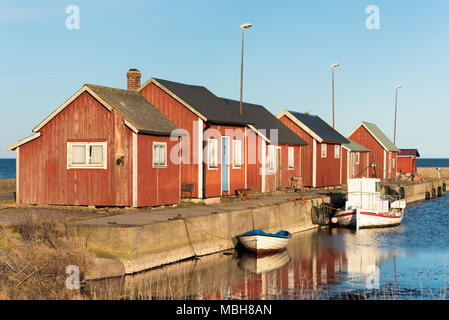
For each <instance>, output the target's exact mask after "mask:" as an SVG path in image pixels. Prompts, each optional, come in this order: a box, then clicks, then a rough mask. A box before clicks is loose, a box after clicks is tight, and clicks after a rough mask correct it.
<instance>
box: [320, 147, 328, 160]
mask: <svg viewBox="0 0 449 320" xmlns="http://www.w3.org/2000/svg"><path fill="white" fill-rule="evenodd" d="M323 146H324V150H325V151H326V152H325V154H324V156H323ZM320 149H321V158H322V159H325V158H327V143H322V144H321V148H320Z"/></svg>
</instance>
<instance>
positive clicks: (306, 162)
mask: <svg viewBox="0 0 449 320" xmlns="http://www.w3.org/2000/svg"><path fill="white" fill-rule="evenodd" d="M277 117H278V119H279V120H281V121H282V123H284V124H285V125H286V126H287V127H289V128H290V129H291V130H292V131H293V132H295V133H296V134H297V135H298V136H299V137H301V138H302V139H304V140H305V141H306V142H307V143H308V146H306V147H304V148H303V150H302V151H304V152H302V153H301V167H302V168H301V172H302V176H303V181H304V185H305V186H309V187H327V186H336V185H340V184H341V183H342V178H343V177H342V172H343V170H342V169H343V163H342V158H341V146H342V144H345V143H349V141H348V140H347V139H346V138H345V137H343V136H342V135H341V134H340V133H338V132H337V131H336V130H335V129H333V128H332V127H331V126H329V125H328V124H327V123H326V122H325V121H324V120H322V119H321V118H320V117H318V116H315V115H310V114H307V113H300V112H295V111H287V110H284V111H282V112H281V113H279V114H278V115H277Z"/></svg>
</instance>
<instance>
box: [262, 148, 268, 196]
mask: <svg viewBox="0 0 449 320" xmlns="http://www.w3.org/2000/svg"><path fill="white" fill-rule="evenodd" d="M266 147H267V146H266V142H265V140H262V150H261V152H262V172H261V174H262V188H261V191H262V192H265V189H266V187H265V172H266V171H265V166H266V157H267V148H266Z"/></svg>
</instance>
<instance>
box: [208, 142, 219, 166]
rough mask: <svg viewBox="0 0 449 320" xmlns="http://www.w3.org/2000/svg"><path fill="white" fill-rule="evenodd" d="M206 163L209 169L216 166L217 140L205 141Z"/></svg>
mask: <svg viewBox="0 0 449 320" xmlns="http://www.w3.org/2000/svg"><path fill="white" fill-rule="evenodd" d="M207 150H208V155H207V165H208V168H209V169H216V168H218V140H217V139H209V140H208V143H207Z"/></svg>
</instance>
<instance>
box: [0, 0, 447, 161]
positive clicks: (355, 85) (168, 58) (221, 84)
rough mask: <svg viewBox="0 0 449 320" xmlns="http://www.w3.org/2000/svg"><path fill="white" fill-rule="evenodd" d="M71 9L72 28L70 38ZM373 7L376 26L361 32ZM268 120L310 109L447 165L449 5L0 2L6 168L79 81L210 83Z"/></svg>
mask: <svg viewBox="0 0 449 320" xmlns="http://www.w3.org/2000/svg"><path fill="white" fill-rule="evenodd" d="M68 5H77V6H78V7H79V9H80V29H79V30H69V29H67V28H66V24H65V22H66V18H67V14H66V13H65V11H66V7H67V6H68ZM369 5H376V6H378V8H379V10H380V11H379V12H380V16H379V17H380V29H379V30H369V29H367V28H366V26H365V20H366V19H367V18H368V16H369V15H368V14H366V13H365V9H366V7H367V6H369ZM244 22H251V23H252V24H253V27H252V28H250V29H248V30H247V31H245V69H244V99H245V100H246V101H249V102H253V103H259V104H263V105H264V106H265V107H267V108H268V109H269V110H270V111H271V112H272V113H274V114H276V113H278V112H280V111H282V110H283V109H291V110H296V111H302V112H304V111H307V110H311V112H312V113H313V114H318V115H319V116H320V117H322V118H323V119H324V120H326V121H328V122H329V123H330V124H332V113H331V70H330V64H332V63H334V62H339V63H340V64H341V66H340V67H339V68H337V69H336V70H335V109H336V115H335V122H336V128H337V130H339V131H340V132H341V133H342V134H343V135H345V136H346V135H348V134H349V133H350V132H352V130H353V129H354V128H355V127H356V126H357V125H358V124H359V123H360V122H361V121H362V120H363V121H369V122H374V123H376V124H377V125H378V126H379V127H380V128H381V129H382V130H383V131H384V132H385V133H386V134H387V135H388V136H389V137H390V138H391V140H393V126H394V85H395V84H398V83H400V84H402V85H403V88H402V89H400V91H399V102H398V126H397V145H398V147H400V148H418V149H419V151H420V153H421V156H422V157H449V143H448V142H447V140H446V134H447V131H448V130H447V127H448V125H447V121H448V119H449V108H448V101H449V78H448V75H449V59H448V52H449V41H448V40H449V39H448V30H449V1H447V0H429V1H411V0H395V1H391V0H388V1H386V0H384V1H376V0H370V1H362V0H340V1H335V0H328V1H325V0H315V1H313V0H309V1H298V0H295V1H262V0H258V1H255V0H254V1H242V0H240V1H231V0H227V1H213V0H201V1H200V0H191V1H170V0H163V1H162V0H153V1H116V0H107V1H103V0H96V1H75V0H72V1H62V0H59V1H39V3H37V1H0V39H1V44H2V49H1V50H0V97H1V100H0V112H1V118H2V122H1V127H0V158H12V157H15V153H13V152H7V151H6V150H5V148H6V146H8V145H10V144H12V143H14V142H16V141H18V140H20V139H23V138H25V137H27V136H29V135H31V133H32V132H31V130H32V129H33V128H34V127H35V126H36V125H37V124H38V123H39V122H40V121H41V120H43V119H44V118H45V117H47V116H48V115H49V114H50V113H51V112H52V111H53V110H54V109H56V108H57V107H58V106H59V105H61V104H62V103H63V102H65V101H66V100H67V99H68V98H69V97H70V96H71V95H72V94H73V93H75V92H76V91H77V90H78V89H79V88H81V86H82V85H83V84H84V83H94V84H100V85H105V86H112V87H117V88H124V87H125V86H126V72H127V70H128V69H129V68H138V69H139V70H140V71H141V72H142V80H143V81H146V80H147V79H149V78H150V77H153V76H154V77H159V78H164V79H168V80H173V81H178V82H185V83H191V84H199V85H204V86H206V87H207V88H209V89H210V90H211V91H212V92H214V93H215V94H216V95H218V96H223V97H228V98H234V99H237V100H238V99H239V94H240V91H239V90H240V54H241V31H240V29H239V25H240V24H241V23H244Z"/></svg>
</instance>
